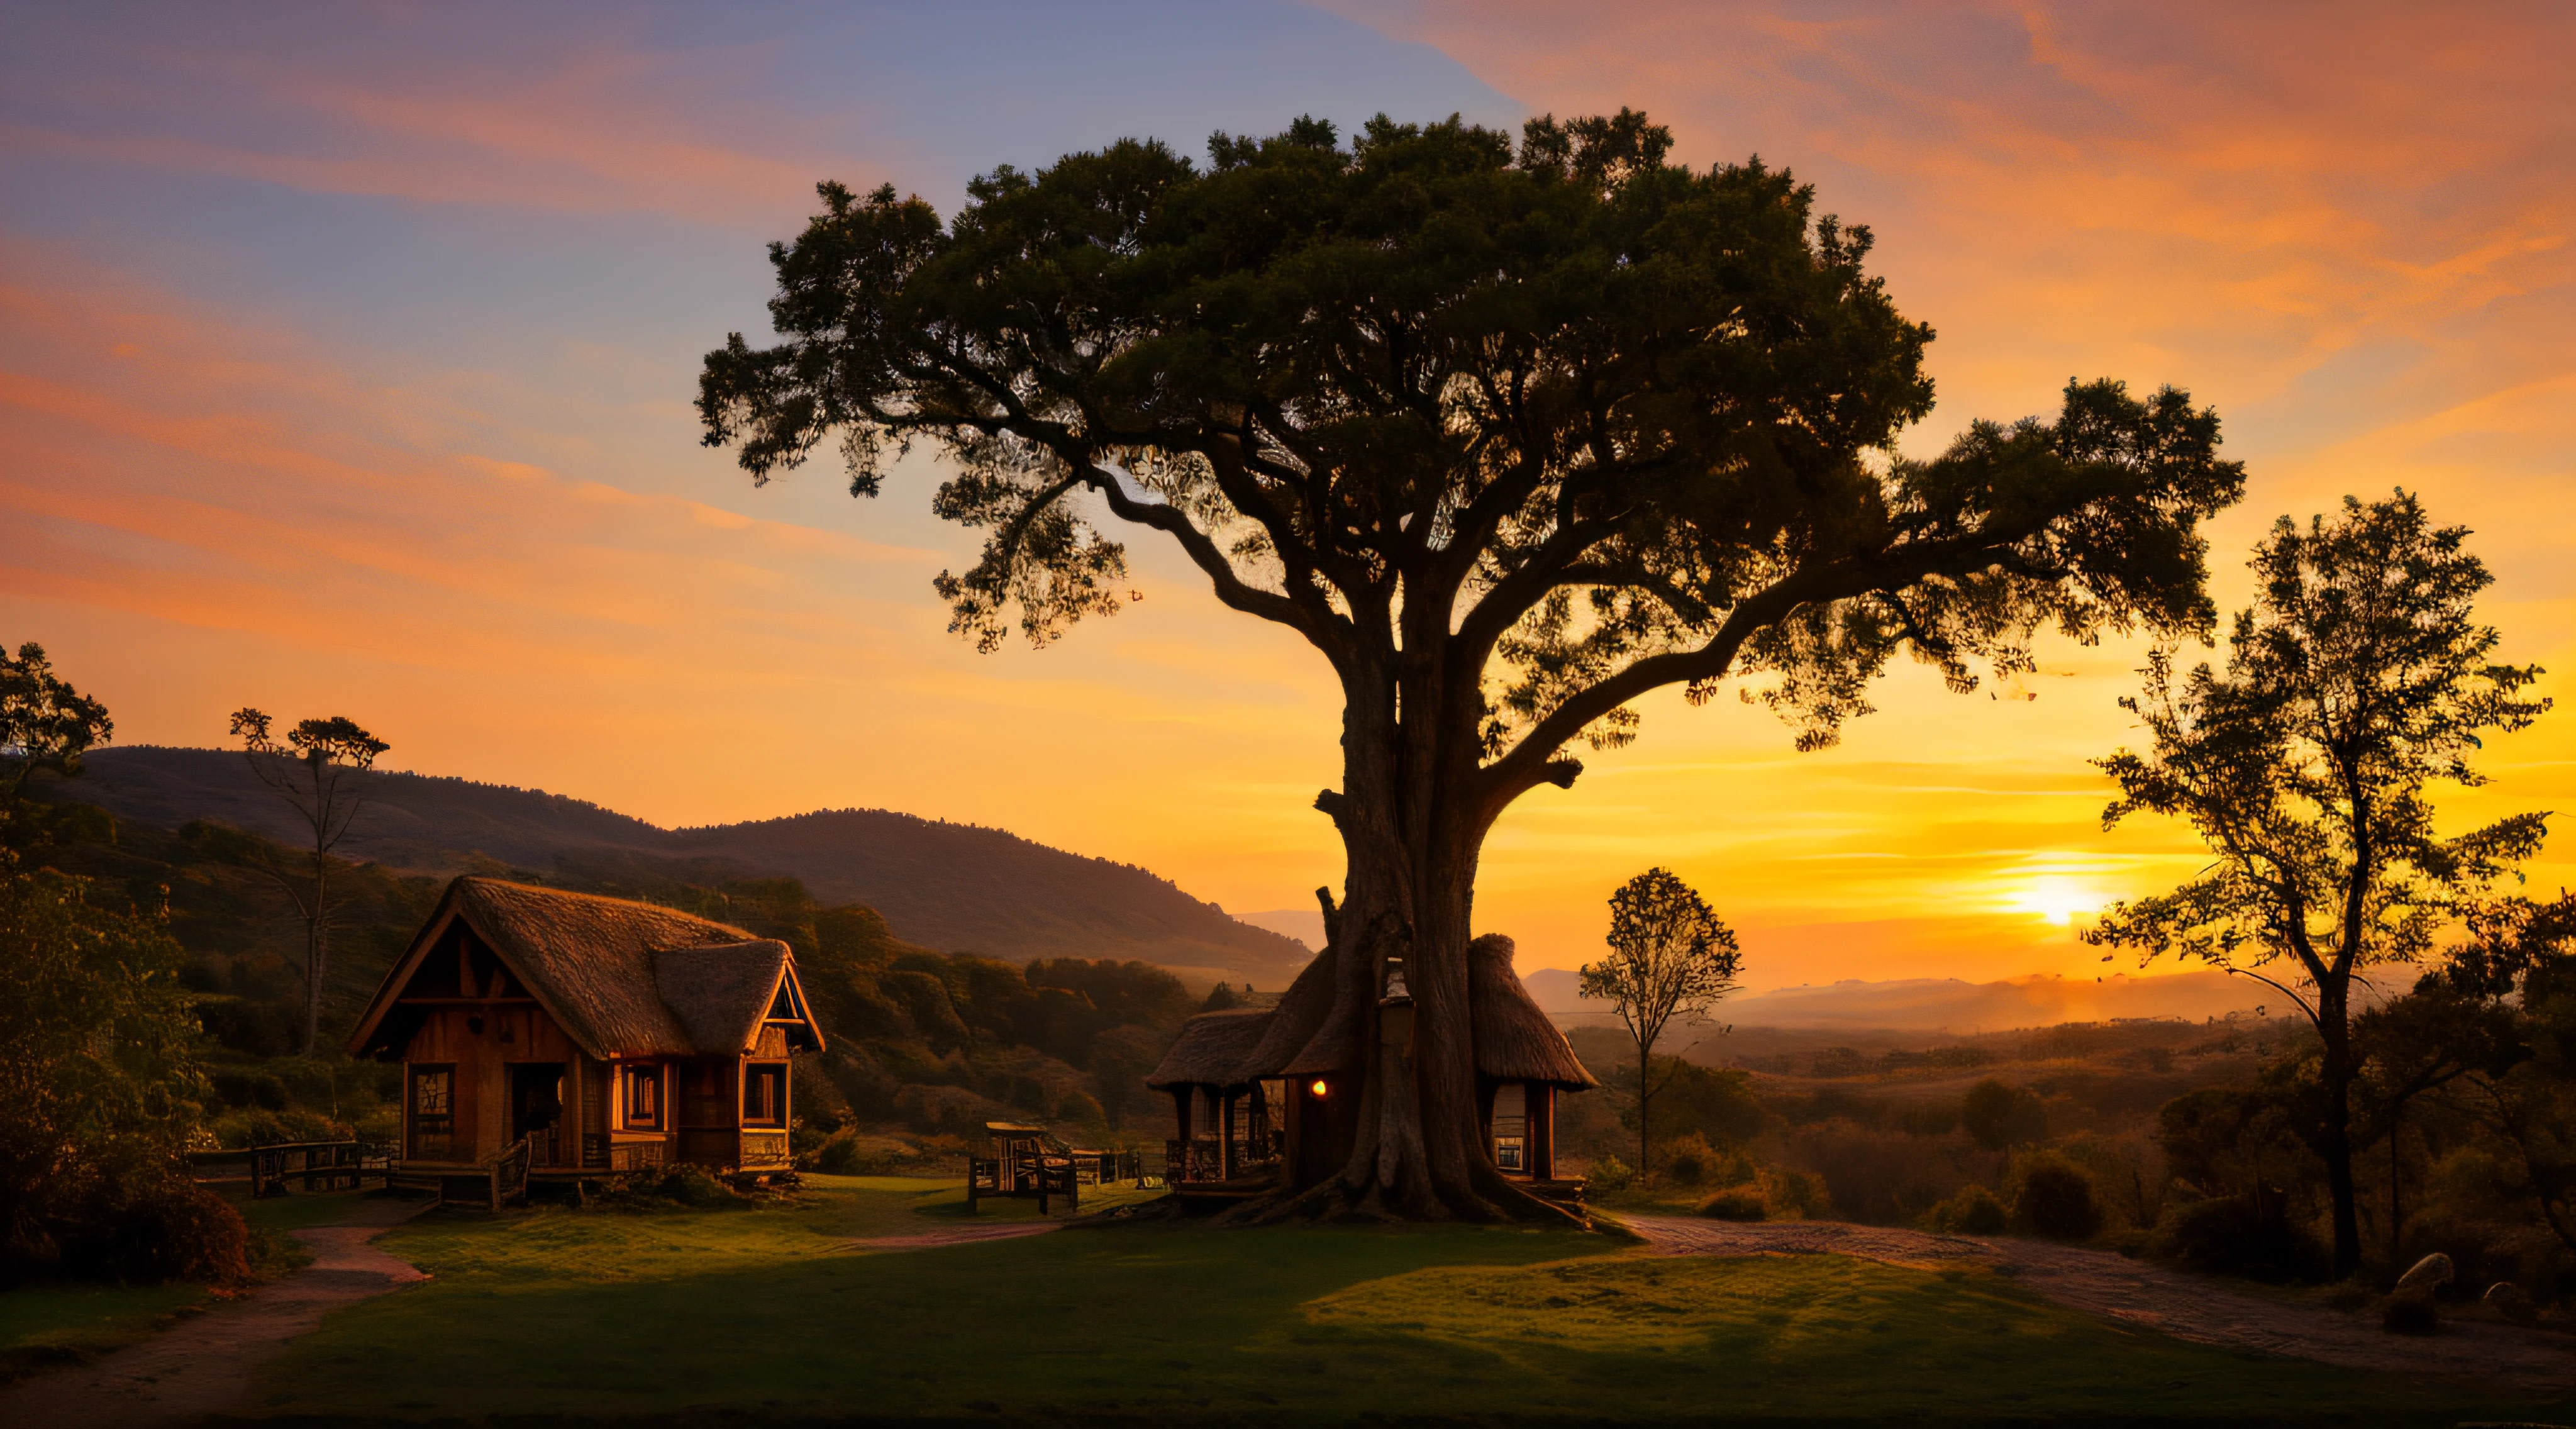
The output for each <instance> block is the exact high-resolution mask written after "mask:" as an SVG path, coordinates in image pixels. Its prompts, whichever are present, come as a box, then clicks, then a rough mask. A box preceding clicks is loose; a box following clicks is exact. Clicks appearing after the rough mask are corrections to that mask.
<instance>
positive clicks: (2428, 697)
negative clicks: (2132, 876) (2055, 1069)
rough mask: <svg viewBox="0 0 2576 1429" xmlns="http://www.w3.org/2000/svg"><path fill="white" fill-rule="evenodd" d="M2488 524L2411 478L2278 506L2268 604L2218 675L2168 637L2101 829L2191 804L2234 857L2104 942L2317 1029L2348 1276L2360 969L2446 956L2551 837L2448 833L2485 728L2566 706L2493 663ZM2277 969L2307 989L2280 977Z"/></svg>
mask: <svg viewBox="0 0 2576 1429" xmlns="http://www.w3.org/2000/svg"><path fill="white" fill-rule="evenodd" d="M2468 534H2469V533H2468V531H2467V530H2466V529H2465V528H2463V527H2457V526H2449V527H2440V528H2436V527H2434V526H2433V525H2432V524H2431V523H2430V521H2428V520H2427V519H2426V517H2425V514H2424V510H2423V507H2422V506H2421V505H2420V504H2419V503H2418V502H2417V501H2416V500H2415V498H2414V497H2413V496H2411V495H2408V494H2407V493H2405V492H2402V491H2401V492H2398V493H2397V494H2396V495H2395V496H2393V497H2392V498H2390V499H2389V500H2386V501H2382V502H2377V503H2374V504H2371V505H2368V506H2364V505H2363V504H2361V503H2360V502H2359V501H2357V500H2354V499H2351V498H2346V499H2345V502H2344V509H2343V514H2342V516H2341V517H2340V518H2339V519H2337V520H2335V521H2333V522H2331V523H2329V522H2327V521H2326V520H2325V519H2324V518H2323V517H2318V518H2315V519H2314V520H2312V521H2311V522H2310V523H2309V524H2308V526H2307V527H2306V529H2304V530H2303V529H2301V528H2300V527H2299V526H2298V525H2297V524H2296V523H2295V522H2292V521H2291V520H2289V519H2288V518H2287V517H2284V518H2282V520H2281V521H2280V522H2279V523H2278V524H2277V525H2275V526H2274V527H2273V528H2272V532H2271V535H2270V536H2269V537H2267V538H2266V539H2265V540H2264V541H2263V542H2262V543H2261V544H2260V545H2259V546H2257V547H2256V548H2255V552H2254V559H2253V562H2252V565H2253V568H2254V573H2255V575H2256V577H2257V591H2256V596H2255V602H2254V604H2253V606H2252V607H2251V608H2249V609H2247V610H2244V611H2242V612H2240V613H2239V614H2238V615H2237V617H2236V623H2235V628H2234V631H2233V633H2232V634H2231V636H2230V637H2229V641H2228V653H2227V668H2226V670H2225V672H2224V673H2221V672H2219V671H2217V670H2214V669H2212V668H2211V667H2210V666H2209V665H2207V664H2202V665H2200V666H2198V667H2197V668H2195V669H2193V670H2192V671H2191V672H2190V673H2189V674H2188V675H2184V676H2181V677H2179V678H2177V676H2176V672H2175V670H2174V666H2173V659H2172V654H2171V652H2170V650H2168V649H2162V648H2160V649H2159V650H2158V651H2157V652H2156V653H2155V654H2154V655H2153V656H2152V657H2151V659H2150V661H2149V663H2148V665H2147V668H2146V669H2145V671H2144V672H2143V673H2144V675H2145V679H2146V684H2145V688H2144V692H2143V693H2142V694H2141V695H2139V696H2137V697H2135V698H2128V699H2123V700H2122V701H2121V704H2122V705H2123V706H2125V707H2126V708H2128V709H2129V710H2131V711H2132V712H2134V713H2135V714H2137V715H2138V717H2139V719H2140V721H2141V722H2142V723H2143V724H2144V726H2145V728H2146V732H2147V737H2148V742H2149V745H2148V749H2147V751H2146V752H2145V753H2143V754H2140V753H2132V752H2130V751H2128V750H2121V751H2120V752H2118V753H2116V754H2114V755H2112V756H2111V757H2110V758H2108V759H2104V760H2100V761H2098V762H2099V764H2100V766H2101V767H2102V769H2103V770H2105V771H2106V772H2108V773H2109V774H2110V776H2111V778H2112V779H2113V780H2114V781H2115V782H2116V783H2117V784H2118V785H2119V788H2120V796H2119V798H2118V799H2117V800H2115V801H2114V802H2113V803H2112V804H2111V806H2110V807H2109V808H2108V809H2107V810H2106V811H2104V813H2103V816H2102V822H2103V826H2104V827H2105V828H2109V827H2111V826H2112V825H2115V824H2117V823H2119V822H2120V821H2121V820H2122V819H2125V818H2127V817H2129V816H2130V815H2132V814H2138V813H2155V814H2168V815H2172V816H2174V817H2177V818H2181V819H2184V820H2187V821H2188V822H2189V823H2190V824H2191V825H2192V827H2193V828H2194V829H2195V830H2196V831H2197V832H2198V833H2199V834H2200V836H2201V839H2202V841H2203V842H2204V843H2206V844H2207V845H2208V846H2209V850H2210V852H2211V854H2212V855H2213V856H2214V862H2213V863H2212V864H2211V866H2210V868H2209V870H2208V871H2207V872H2206V873H2204V874H2202V875H2201V876H2200V877H2198V878H2195V879H2193V880H2192V881H2191V882H2189V883H2186V884H2184V885H2183V886H2182V887H2180V888H2178V889H2175V890H2174V891H2173V892H2171V893H2166V894H2161V895H2158V896H2156V897H2152V898H2144V899H2139V900H2137V901H2136V902H2124V903H2120V904H2117V905H2115V906H2114V907H2113V908H2112V910H2111V911H2110V912H2109V913H2108V914H2107V915H2105V916H2104V918H2103V919H2102V921H2101V922H2100V923H2099V924H2098V925H2097V926H2095V927H2094V928H2092V929H2090V930H2088V931H2087V932H2086V934H2085V936H2086V937H2087V938H2088V939H2089V940H2091V941H2092V942H2094V943H2096V944H2100V945H2103V946H2114V947H2131V948H2136V949H2139V950H2140V951H2141V952H2142V953H2143V954H2144V955H2145V959H2146V960H2152V959H2154V958H2155V957H2157V956H2159V955H2161V954H2166V953H2171V954H2174V955H2176V956H2179V957H2188V958H2200V959H2203V960H2205V961H2207V962H2208V963H2210V964H2211V965H2213V966H2216V967H2220V968H2224V969H2226V970H2228V971H2230V972H2235V973H2242V974H2244V975H2246V976H2248V977H2252V978H2255V979H2257V980H2259V981H2261V982H2264V983H2267V984H2269V985H2270V986H2272V987H2274V988H2276V989H2278V990H2279V991H2280V992H2281V993H2282V994H2283V995H2284V996H2286V997H2288V998H2289V999H2290V1001H2291V1002H2292V1003H2293V1004H2294V1005H2295V1006H2297V1007H2298V1009H2299V1011H2300V1012H2301V1013H2302V1014H2303V1015H2304V1016H2305V1017H2306V1018H2307V1019H2308V1021H2309V1023H2310V1024H2311V1025H2313V1026H2314V1027H2315V1028H2316V1031H2317V1036H2318V1039H2319V1041H2320V1043H2321V1046H2322V1055H2321V1056H2320V1058H2319V1061H2318V1066H2317V1080H2316V1089H2317V1091H2318V1094H2319V1104H2318V1106H2317V1107H2316V1109H2315V1113H2314V1115H2313V1116H2312V1117H2311V1118H2310V1123H2311V1130H2312V1133H2313V1141H2312V1144H2313V1145H2314V1147H2315V1148H2316V1151H2317V1154H2318V1156H2319V1157H2320V1158H2321V1159H2322V1160H2323V1161H2324V1162H2325V1167H2326V1180H2327V1185H2328V1187H2329V1190H2330V1191H2331V1194H2332V1198H2333V1204H2334V1269H2335V1273H2336V1275H2337V1276H2338V1277H2340V1276H2344V1275H2349V1274H2351V1273H2352V1271H2353V1270H2354V1269H2355V1268H2356V1267H2358V1266H2359V1264H2360V1263H2361V1230H2360V1221H2359V1219H2358V1215H2357V1212H2356V1209H2355V1204H2354V1187H2353V1169H2352V1160H2353V1106H2352V1091H2353V1083H2354V1081H2355V1079H2356V1078H2357V1077H2358V1076H2359V1075H2360V1074H2361V1070H2362V1066H2361V1060H2360V1058H2359V1057H2358V1056H2357V1055H2356V1051H2355V1047H2354V1044H2353V1037H2352V987H2353V983H2354V980H2355V979H2356V977H2359V976H2361V975H2362V973H2363V970H2364V969H2367V968H2369V967H2371V966H2372V965H2374V964H2380V963H2402V962H2412V961H2415V960H2416V959H2418V958H2419V957H2421V956H2423V955H2424V954H2426V953H2428V952H2430V951H2431V950H2432V949H2433V948H2434V946H2435V941H2436V939H2437V938H2438V937H2439V935H2440V933H2441V930H2442V929H2443V928H2444V927H2445V926H2446V925H2449V924H2451V923H2453V922H2454V921H2455V920H2456V919H2458V918H2460V917H2461V916H2463V915H2464V914H2465V913H2467V912H2468V911H2469V910H2470V909H2471V908H2472V907H2473V906H2474V905H2475V903H2476V902H2477V900H2478V898H2479V897H2480V895H2481V893H2482V891H2483V890H2484V889H2485V888H2486V887H2487V886H2488V885H2489V883H2490V882H2491V881H2492V880H2493V879H2495V878H2496V877H2497V876H2498V875H2500V874H2502V873H2503V872H2505V871H2506V869H2507V868H2509V867H2510V866H2511V865H2512V864H2513V863H2515V862H2517V861H2519V860H2521V859H2523V858H2526V857H2528V856H2530V855H2531V854H2532V853H2533V852H2534V851H2535V850H2537V849H2538V848H2539V846H2540V841H2541V837H2542V835H2543V834H2544V833H2545V832H2546V830H2545V827H2544V823H2543V818H2544V816H2543V815H2540V814H2523V815H2517V816H2515V817H2513V818H2508V819H2503V820H2500V821H2498V822H2496V823H2493V824H2490V825H2488V826H2486V827H2484V828H2481V829H2477V830H2474V831H2472V832H2469V833H2465V834H2462V835H2459V836H2457V837H2452V838H2444V837H2442V836H2440V835H2439V834H2437V833H2436V832H2435V831H2434V828H2433V804H2432V800H2431V798H2430V795H2429V792H2428V791H2429V789H2430V787H2431V786H2432V785H2433V784H2435V783H2437V782H2448V783H2452V784H2458V785H2463V786H2474V785H2477V784H2481V783H2483V782H2485V780H2484V778H2483V776H2481V775H2479V774H2478V773H2477V772H2476V771H2475V770H2473V769H2472V768H2470V766H2469V763H2468V760H2469V754H2470V751H2472V750H2474V749H2476V748H2478V747H2479V742H2480V738H2481V736H2483V735H2486V734H2488V733H2491V732H2496V731H2505V730H2516V729H2520V728H2522V727H2523V726H2525V725H2528V724H2529V723H2531V721H2532V720H2533V719H2535V718H2537V717H2538V716H2539V715H2540V713H2541V712H2542V711H2543V710H2545V709H2547V708H2548V701H2546V700H2542V699H2530V698H2525V697H2524V695H2523V693H2522V692H2523V691H2524V689H2525V688H2526V687H2527V686H2529V685H2530V684H2531V682H2532V680H2533V679H2534V678H2535V677H2536V676H2537V675H2538V674H2539V671H2538V670H2537V669H2536V668H2535V667H2530V666H2512V665H2499V664H2495V663H2492V661H2491V660H2490V658H2489V657H2490V656H2491V655H2492V654H2493V653H2494V650H2495V647H2496V643H2497V636H2496V632H2495V630H2494V629H2493V627H2490V626H2486V625H2481V624H2479V623H2478V622H2477V619H2476V616H2475V613H2474V610H2473V603H2474V601H2475V598H2476V596H2477V594H2478V592H2479V591H2482V590H2484V589H2485V588H2486V587H2487V585H2488V584H2489V582H2490V580H2491V579H2492V577H2490V576H2489V575H2488V574H2487V570H2486V567H2485V566H2484V565H2482V564H2481V563H2480V562H2479V561H2478V559H2477V557H2475V556H2473V555H2471V554H2469V552H2468V550H2467V546H2466V542H2467V538H2468ZM2276 964H2277V965H2286V969H2287V975H2288V976H2289V977H2290V979H2291V980H2290V982H2287V983H2285V982H2283V981H2281V980H2280V979H2278V978H2275V977H2273V976H2272V975H2270V974H2269V973H2266V972H2265V971H2263V969H2265V968H2266V967H2270V966H2274V965H2276ZM2302 989H2304V991H2303V990H2302Z"/></svg>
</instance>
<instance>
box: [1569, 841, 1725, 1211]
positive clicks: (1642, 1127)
mask: <svg viewBox="0 0 2576 1429" xmlns="http://www.w3.org/2000/svg"><path fill="white" fill-rule="evenodd" d="M1742 956H1743V955H1742V952H1741V951H1740V950H1739V949H1738V948H1737V947H1736V943H1735V930H1734V929H1732V928H1729V927H1728V926H1726V923H1725V921H1724V920H1722V919H1720V918H1719V917H1718V916H1717V913H1716V911H1715V910H1713V909H1711V908H1710V907H1709V906H1708V903H1707V902H1706V901H1705V900H1703V899H1702V898H1701V897H1700V896H1699V892H1698V890H1696V889H1694V888H1692V887H1691V886H1690V885H1689V884H1687V883H1684V882H1682V881H1681V879H1679V878H1677V877H1675V876H1674V875H1673V873H1672V872H1671V870H1669V869H1661V868H1650V869H1647V870H1646V871H1645V872H1643V873H1641V874H1638V875H1637V876H1636V877H1634V878H1632V879H1629V880H1628V881H1627V882H1626V883H1623V884H1621V885H1619V891H1618V892H1616V893H1613V894H1611V895H1610V956H1608V957H1606V958H1603V959H1602V960H1601V961H1599V962H1597V963H1586V964H1584V965H1583V969H1582V973H1581V981H1580V983H1579V986H1580V988H1581V991H1582V995H1583V996H1585V997H1593V998H1599V999H1601V1000H1603V1001H1605V1002H1608V1003H1609V1004H1610V1005H1611V1006H1612V1007H1614V1008H1616V1009H1618V1012H1619V1021H1620V1022H1621V1023H1622V1024H1623V1025H1625V1026H1626V1027H1627V1029H1628V1037H1629V1040H1631V1041H1633V1042H1635V1043H1636V1044H1637V1174H1638V1175H1640V1176H1643V1175H1645V1174H1647V1168H1649V1167H1651V1166H1653V1165H1654V1164H1655V1163H1654V1160H1653V1155H1652V1153H1653V1151H1654V1138H1653V1137H1652V1135H1651V1134H1650V1130H1649V1127H1648V1124H1647V1114H1648V1112H1649V1110H1650V1109H1651V1108H1652V1107H1653V1106H1654V1100H1655V1093H1656V1092H1658V1091H1661V1090H1662V1089H1663V1083H1665V1082H1667V1081H1669V1080H1671V1073H1669V1072H1667V1073H1666V1074H1665V1075H1664V1076H1662V1077H1656V1076H1654V1075H1652V1073H1653V1070H1654V1055H1655V1043H1656V1042H1657V1041H1659V1040H1661V1039H1662V1037H1663V1035H1664V1028H1665V1026H1666V1025H1667V1024H1669V1023H1670V1022H1671V1021H1672V1020H1673V1019H1674V1018H1676V1017H1695V1016H1698V1015H1699V1014H1700V1013H1703V1012H1706V1011H1707V1010H1708V1009H1710V1008H1712V1007H1714V1006H1716V1005H1717V1000H1718V999H1719V998H1721V997H1724V996H1726V995H1727V994H1728V993H1730V992H1732V991H1734V990H1735V973H1736V968H1737V965H1738V963H1739V962H1740V960H1741V958H1742Z"/></svg>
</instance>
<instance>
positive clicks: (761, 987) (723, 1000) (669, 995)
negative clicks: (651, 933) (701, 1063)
mask: <svg viewBox="0 0 2576 1429" xmlns="http://www.w3.org/2000/svg"><path fill="white" fill-rule="evenodd" d="M787 960H788V953H787V945H786V944H785V943H782V942H780V941H778V940H777V939H775V938H749V939H745V940H743V941H741V942H736V943H713V944H706V945H702V946H699V947H694V948H664V949H661V950H659V951H657V952H655V953H654V954H653V983H654V987H655V989H656V990H657V991H658V992H659V993H660V994H661V997H662V1005H663V1006H664V1007H667V1008H669V1009H671V1012H672V1014H673V1015H674V1016H676V1017H678V1018H679V1020H680V1027H681V1029H682V1030H684V1031H686V1032H687V1033H688V1034H689V1042H690V1044H691V1045H692V1046H694V1047H696V1048H698V1050H700V1051H701V1052H705V1053H711V1054H715V1055H723V1054H725V1053H728V1052H733V1053H740V1052H748V1051H750V1050H752V1048H753V1047H755V1046H756V1045H758V1043H759V1041H760V1023H761V1019H763V1018H765V1017H767V1016H768V1015H769V1008H770V1005H771V1004H772V1003H774V1002H776V1001H777V1000H778V983H779V980H780V979H781V978H782V977H784V976H785V975H786V973H787Z"/></svg>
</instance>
